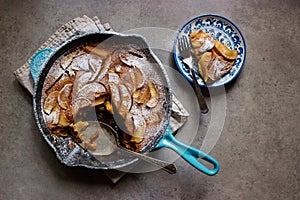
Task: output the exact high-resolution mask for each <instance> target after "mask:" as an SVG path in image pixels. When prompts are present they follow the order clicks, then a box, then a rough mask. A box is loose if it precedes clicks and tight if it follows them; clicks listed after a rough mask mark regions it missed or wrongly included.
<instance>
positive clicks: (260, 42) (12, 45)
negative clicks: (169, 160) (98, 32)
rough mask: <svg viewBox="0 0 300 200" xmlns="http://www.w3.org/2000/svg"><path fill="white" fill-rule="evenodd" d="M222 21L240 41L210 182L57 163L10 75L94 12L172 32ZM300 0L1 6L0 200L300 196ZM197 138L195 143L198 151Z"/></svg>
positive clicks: (122, 24)
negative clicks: (200, 20) (117, 174)
mask: <svg viewBox="0 0 300 200" xmlns="http://www.w3.org/2000/svg"><path fill="white" fill-rule="evenodd" d="M204 13H216V14H220V15H224V16H226V17H228V18H230V19H231V20H233V21H234V22H236V23H237V24H238V26H239V27H240V29H241V30H242V32H243V33H244V36H245V38H246V41H247V51H248V52H247V63H246V65H245V68H244V70H243V72H242V74H241V75H240V76H239V77H238V78H237V80H235V81H234V82H233V83H232V84H230V85H228V86H227V87H226V91H227V117H226V122H225V126H224V129H223V132H222V135H221V137H220V139H219V141H218V143H217V144H216V146H215V148H214V149H213V151H212V152H211V154H212V155H213V156H214V157H216V158H217V159H218V160H219V162H220V164H221V170H220V172H219V174H218V175H216V176H215V177H208V176H205V175H203V174H201V173H199V172H197V171H196V170H195V169H193V168H192V167H190V166H189V165H188V164H186V163H184V162H183V161H182V160H178V161H176V165H177V167H178V173H177V174H175V175H169V174H166V173H164V172H163V171H157V172H152V173H146V174H129V175H126V176H125V177H124V178H123V179H122V180H121V181H120V182H119V183H118V184H116V185H113V184H112V183H111V182H110V180H109V179H107V177H106V176H105V174H104V173H103V172H102V171H94V170H88V169H84V168H68V167H65V166H62V165H61V164H60V163H59V162H58V160H57V159H56V157H55V155H54V154H53V153H52V152H51V150H50V148H49V147H48V146H47V144H46V142H45V141H44V140H43V138H42V137H41V135H40V134H39V131H38V129H37V127H36V125H35V122H34V118H33V113H32V100H31V97H30V95H29V94H28V93H27V92H26V90H24V89H23V88H22V87H21V86H20V85H19V84H18V83H17V81H16V80H15V77H14V76H13V71H15V70H16V69H17V68H18V67H19V66H21V65H22V64H23V63H24V62H25V61H26V59H27V58H28V57H29V56H30V55H31V54H32V53H33V52H34V51H35V50H36V48H37V47H39V45H41V44H42V43H43V41H45V40H46V39H47V38H48V37H49V36H50V35H51V34H52V33H53V32H54V31H55V30H56V29H57V28H59V27H60V26H61V25H63V24H64V23H66V22H68V21H69V20H71V19H73V18H74V17H77V16H82V15H84V14H86V15H88V16H91V17H92V16H94V15H97V16H99V18H100V19H101V20H102V21H103V22H107V21H108V22H110V23H111V24H113V27H114V29H115V30H117V31H125V30H127V29H132V28H136V27H144V26H153V27H164V28H169V29H172V30H177V29H178V28H179V27H180V26H181V24H183V23H184V22H185V21H186V20H188V19H189V18H191V17H193V16H196V15H199V14H204ZM299 20H300V2H299V1H297V0H287V1H276V0H274V1H267V0H263V1H257V0H249V1H237V0H228V1H217V0H209V1H208V0H203V1H196V0H195V1H191V0H186V1H138V0H136V1H135V0H126V1H115V0H112V1H55V0H49V1H34V0H33V1H17V0H10V1H8V0H7V1H5V0H0V27H1V28H0V47H1V48H0V60H1V62H0V66H1V68H0V69H1V73H0V81H1V84H0V94H1V97H0V105H1V110H0V113H1V114H0V118H1V133H0V199H3V200H6V199H213V200H219V199H220V200H224V199H259V200H260V199H266V200H271V199H272V200H275V199H276V200H277V199H278V200H279V199H280V200H281V199H285V200H286V199H291V200H296V199H300V195H299V191H300V188H299V165H300V162H299V157H300V156H299V141H300V140H299V139H300V138H299V132H300V131H299V130H300V123H299V121H300V113H299V100H300V98H299V97H300V81H299V79H300V68H299V67H300V66H299V63H300V58H299V51H300V44H299V41H300V38H299V31H300V25H299ZM202 139H203V136H202V135H199V136H197V137H196V139H195V140H194V143H193V145H195V146H196V147H200V146H201V142H202Z"/></svg>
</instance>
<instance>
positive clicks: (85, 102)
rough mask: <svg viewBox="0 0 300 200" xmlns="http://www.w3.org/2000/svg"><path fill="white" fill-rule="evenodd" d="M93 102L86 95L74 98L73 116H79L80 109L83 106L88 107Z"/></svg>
mask: <svg viewBox="0 0 300 200" xmlns="http://www.w3.org/2000/svg"><path fill="white" fill-rule="evenodd" d="M92 103H93V101H91V100H89V99H88V98H86V97H80V98H74V99H73V103H72V108H73V113H72V115H73V117H74V118H75V117H76V116H77V114H78V111H79V110H80V109H81V108H84V107H87V106H89V105H91V104H92Z"/></svg>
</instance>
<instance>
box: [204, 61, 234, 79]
mask: <svg viewBox="0 0 300 200" xmlns="http://www.w3.org/2000/svg"><path fill="white" fill-rule="evenodd" d="M232 64H233V62H228V61H227V60H225V59H224V58H223V57H222V56H218V55H217V56H216V57H215V59H214V60H213V61H212V63H211V65H210V67H209V70H208V74H207V75H208V77H209V78H210V79H211V80H212V81H215V80H217V79H219V78H221V77H222V76H223V75H225V74H226V73H227V72H228V71H230V69H231V67H228V66H232Z"/></svg>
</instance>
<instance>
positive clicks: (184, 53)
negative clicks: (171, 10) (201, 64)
mask: <svg viewBox="0 0 300 200" xmlns="http://www.w3.org/2000/svg"><path fill="white" fill-rule="evenodd" d="M191 48H192V46H191V43H190V40H189V38H188V37H187V36H185V35H183V36H182V37H181V38H179V40H178V49H179V54H180V56H181V58H182V61H183V63H184V64H185V66H187V67H188V69H189V70H190V72H191V74H192V78H193V85H194V90H195V93H196V95H197V99H198V103H199V107H200V110H201V113H203V114H205V113H207V112H208V107H207V104H206V102H205V99H204V97H203V94H202V92H201V90H200V86H199V85H198V81H197V79H196V75H195V71H194V69H193V64H194V62H193V55H192V53H191ZM200 76H201V75H200ZM201 78H202V77H201ZM202 80H203V82H204V79H203V78H202ZM204 84H205V82H204Z"/></svg>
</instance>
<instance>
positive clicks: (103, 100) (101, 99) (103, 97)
mask: <svg viewBox="0 0 300 200" xmlns="http://www.w3.org/2000/svg"><path fill="white" fill-rule="evenodd" d="M106 98H107V97H106V96H100V97H98V98H96V99H95V101H94V102H93V103H92V104H91V106H93V107H95V106H98V105H101V104H104V102H105V100H106Z"/></svg>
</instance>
